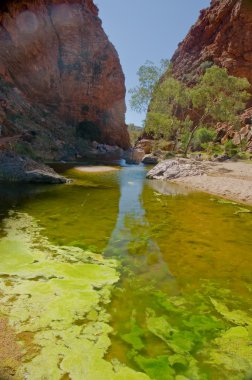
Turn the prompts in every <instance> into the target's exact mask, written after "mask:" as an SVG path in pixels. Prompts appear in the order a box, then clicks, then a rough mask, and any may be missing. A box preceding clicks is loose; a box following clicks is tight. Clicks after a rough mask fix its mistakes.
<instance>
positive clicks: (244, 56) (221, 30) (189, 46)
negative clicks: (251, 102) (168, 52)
mask: <svg viewBox="0 0 252 380" xmlns="http://www.w3.org/2000/svg"><path fill="white" fill-rule="evenodd" d="M172 63H173V71H174V75H175V77H177V78H178V79H182V80H184V81H186V82H188V83H193V82H194V80H195V78H196V76H197V75H199V74H201V73H202V72H203V71H204V70H205V69H206V68H207V67H209V66H211V65H212V64H213V63H214V64H216V65H218V66H221V67H225V68H227V69H228V71H229V73H230V74H231V75H234V76H239V77H245V78H247V79H248V80H249V81H250V83H251V84H252V1H251V0H212V1H211V4H210V7H209V8H207V9H203V10H202V11H201V13H200V17H199V19H198V21H197V22H196V24H195V25H194V26H193V27H192V28H191V29H190V31H189V33H188V35H187V36H186V38H185V39H184V41H183V42H182V43H180V44H179V46H178V49H177V50H176V52H175V54H174V56H173V57H172Z"/></svg>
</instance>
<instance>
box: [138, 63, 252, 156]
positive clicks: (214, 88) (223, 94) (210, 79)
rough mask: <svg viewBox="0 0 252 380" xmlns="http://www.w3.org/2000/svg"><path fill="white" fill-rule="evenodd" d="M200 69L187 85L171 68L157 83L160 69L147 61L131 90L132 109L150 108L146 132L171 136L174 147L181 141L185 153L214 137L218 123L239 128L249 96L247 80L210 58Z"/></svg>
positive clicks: (200, 146) (166, 137) (165, 137)
mask: <svg viewBox="0 0 252 380" xmlns="http://www.w3.org/2000/svg"><path fill="white" fill-rule="evenodd" d="M201 69H202V71H203V72H204V74H203V75H202V76H201V77H200V78H199V79H198V82H197V83H196V85H195V86H194V87H191V88H189V87H187V86H186V84H184V83H183V82H180V81H178V80H177V79H175V78H174V77H173V76H172V70H171V69H170V70H168V71H167V72H166V74H165V76H163V77H162V79H161V80H159V82H158V79H159V78H160V74H161V73H162V70H158V69H157V68H156V67H155V66H153V64H151V63H149V64H147V65H145V66H142V67H141V68H140V70H139V72H138V75H139V87H137V88H136V89H134V90H133V91H132V102H131V105H132V108H133V109H135V110H136V111H143V110H146V109H147V108H148V107H149V110H148V113H147V118H146V121H145V130H146V132H148V133H152V134H153V135H154V137H155V138H157V139H160V138H164V139H172V140H173V141H175V148H176V147H177V146H178V145H179V143H180V146H181V147H182V148H183V150H184V153H185V155H186V154H187V152H188V149H189V148H190V146H191V145H192V146H193V148H194V149H200V148H204V147H205V146H204V145H202V144H207V143H210V142H211V141H213V140H214V138H215V133H214V131H213V129H212V128H213V126H214V125H215V124H216V123H217V122H227V123H230V124H232V125H233V126H234V127H235V128H236V129H237V130H239V129H240V127H241V124H240V123H241V122H240V117H239V115H240V113H241V112H242V111H243V110H244V108H245V105H246V102H247V100H248V99H249V97H250V95H249V93H248V90H249V88H250V84H249V82H248V81H247V79H244V78H237V77H234V76H231V75H228V72H227V70H226V69H224V68H220V67H217V66H215V65H213V62H210V61H206V62H203V63H202V64H201ZM157 83H158V84H157ZM208 130H209V131H208ZM196 132H197V133H196Z"/></svg>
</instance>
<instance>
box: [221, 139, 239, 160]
mask: <svg viewBox="0 0 252 380" xmlns="http://www.w3.org/2000/svg"><path fill="white" fill-rule="evenodd" d="M224 149H225V153H226V154H227V155H228V156H230V157H232V156H235V155H236V154H237V153H238V147H237V146H236V145H234V143H233V141H232V140H228V141H226V142H225V144H224Z"/></svg>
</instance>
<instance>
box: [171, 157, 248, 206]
mask: <svg viewBox="0 0 252 380" xmlns="http://www.w3.org/2000/svg"><path fill="white" fill-rule="evenodd" d="M173 182H176V183H182V184H183V185H186V186H187V187H189V188H192V189H197V190H200V191H205V192H207V193H210V194H214V195H219V196H221V197H224V198H227V199H231V200H234V201H238V202H241V203H245V204H248V205H252V163H246V162H225V163H213V164H212V167H211V170H210V172H209V173H208V174H204V175H202V176H195V177H184V178H179V179H176V180H174V181H173Z"/></svg>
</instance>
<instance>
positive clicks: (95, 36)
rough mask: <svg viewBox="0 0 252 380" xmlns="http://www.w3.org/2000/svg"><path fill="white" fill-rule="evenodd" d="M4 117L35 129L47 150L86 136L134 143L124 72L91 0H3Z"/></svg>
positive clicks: (6, 131)
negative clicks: (127, 118)
mask: <svg viewBox="0 0 252 380" xmlns="http://www.w3.org/2000/svg"><path fill="white" fill-rule="evenodd" d="M0 125H1V132H2V135H11V134H17V133H19V132H20V133H23V132H26V131H28V132H29V131H31V130H32V131H33V132H34V133H33V137H34V136H36V137H34V139H35V140H37V148H39V147H40V148H41V149H42V148H43V149H45V150H46V147H43V143H44V144H45V145H46V144H48V145H50V146H51V148H53V149H54V150H55V151H57V149H58V147H59V146H67V145H69V144H70V145H71V147H72V149H75V145H76V141H77V145H78V144H79V140H80V139H82V138H83V137H84V139H85V138H86V137H88V138H90V139H93V140H98V141H101V142H104V143H107V144H111V145H119V146H121V147H123V148H127V147H128V146H129V138H128V133H127V130H126V127H125V84H124V75H123V72H122V69H121V65H120V62H119V58H118V55H117V52H116V51H115V49H114V47H113V45H112V44H111V43H110V42H109V40H108V38H107V36H106V34H105V33H104V31H103V29H102V25H101V21H100V19H99V18H98V9H97V7H96V6H95V5H94V3H93V1H92V0H20V1H14V0H9V1H3V2H1V5H0ZM41 136H42V137H41ZM44 140H47V141H44ZM43 141H44V142H43ZM54 142H55V143H56V142H57V144H56V145H55V146H54ZM34 144H35V146H36V141H35V143H34ZM79 145H80V144H79ZM45 156H46V153H45Z"/></svg>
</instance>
